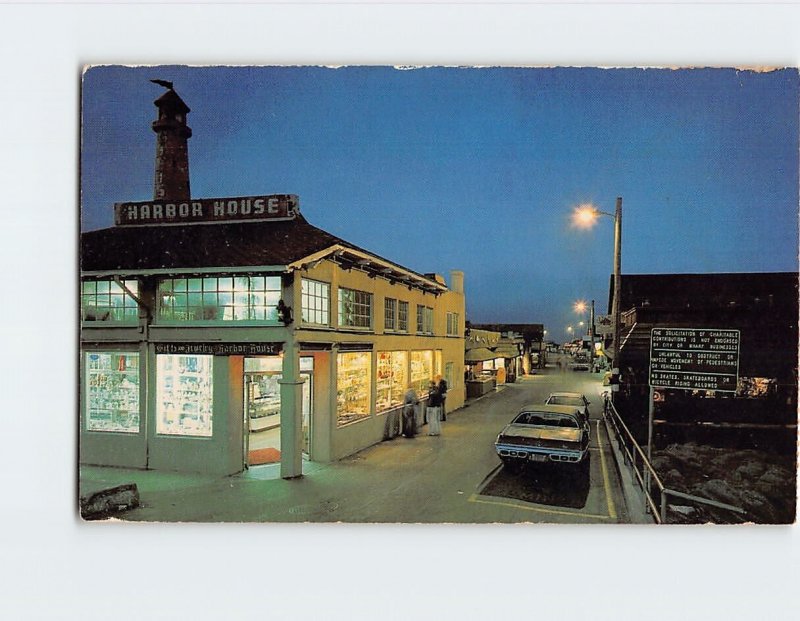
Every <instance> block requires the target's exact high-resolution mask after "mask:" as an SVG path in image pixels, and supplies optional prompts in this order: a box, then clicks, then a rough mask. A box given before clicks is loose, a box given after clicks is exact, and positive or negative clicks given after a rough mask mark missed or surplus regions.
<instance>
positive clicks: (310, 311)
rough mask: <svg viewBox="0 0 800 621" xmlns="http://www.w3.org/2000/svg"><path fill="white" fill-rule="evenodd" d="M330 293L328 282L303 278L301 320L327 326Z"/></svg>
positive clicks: (328, 321)
mask: <svg viewBox="0 0 800 621" xmlns="http://www.w3.org/2000/svg"><path fill="white" fill-rule="evenodd" d="M330 293H331V286H330V285H329V284H328V283H326V282H319V281H316V280H309V279H307V278H303V285H302V309H303V321H305V322H306V323H313V324H317V325H320V326H327V325H328V324H329V323H330V311H329V308H328V305H329V303H330V302H329V300H330Z"/></svg>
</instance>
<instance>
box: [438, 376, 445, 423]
mask: <svg viewBox="0 0 800 621" xmlns="http://www.w3.org/2000/svg"><path fill="white" fill-rule="evenodd" d="M436 390H438V392H439V396H441V398H442V404H441V405H440V406H439V407H440V408H442V421H446V420H447V409H446V408H445V405H446V404H447V382H446V381H445V380H444V378H442V376H441V375H437V376H436Z"/></svg>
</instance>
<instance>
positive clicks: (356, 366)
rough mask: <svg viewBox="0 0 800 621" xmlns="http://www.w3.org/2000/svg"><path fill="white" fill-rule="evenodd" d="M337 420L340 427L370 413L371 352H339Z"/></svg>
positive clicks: (366, 416)
mask: <svg viewBox="0 0 800 621" xmlns="http://www.w3.org/2000/svg"><path fill="white" fill-rule="evenodd" d="M338 363H339V372H338V378H337V382H336V384H337V386H336V422H337V425H338V426H339V427H341V426H342V425H346V424H348V423H352V422H353V421H357V420H360V419H362V418H368V417H369V415H370V403H369V391H370V383H371V377H370V375H371V373H370V367H371V363H372V353H371V352H348V353H344V354H339V357H338Z"/></svg>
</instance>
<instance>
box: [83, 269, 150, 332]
mask: <svg viewBox="0 0 800 621" xmlns="http://www.w3.org/2000/svg"><path fill="white" fill-rule="evenodd" d="M120 280H122V284H123V285H124V286H125V287H126V288H127V289H129V290H130V291H131V292H132V293H133V294H134V295H139V290H140V283H139V279H138V278H128V279H124V280H123V279H120ZM92 289H93V291H92ZM100 289H103V291H101V290H100ZM100 296H103V298H105V299H104V300H103V301H104V302H106V304H99V303H98V302H99V301H100ZM90 300H94V303H93V304H90V303H89V301H90ZM114 300H117V301H118V302H120V304H114ZM90 308H91V309H95V310H96V311H99V310H101V309H102V310H103V312H104V313H105V317H99V318H98V316H97V315H99V314H100V313H97V314H96V315H95V316H94V317H92V318H89V317H87V315H88V309H90ZM80 310H81V322H84V323H87V324H90V325H108V324H112V325H136V324H137V323H138V321H139V303H138V302H137V301H136V300H135V299H134V298H132V297H131V296H130V295H129V294H128V292H127V291H125V289H123V288H122V287H121V286H120V285H118V284H117V283H116V281H115V280H114V279H110V278H102V279H98V280H94V279H91V280H81V309H80ZM114 311H119V312H121V314H122V317H121V318H119V319H117V318H114Z"/></svg>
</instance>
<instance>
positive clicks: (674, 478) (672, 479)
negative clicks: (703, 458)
mask: <svg viewBox="0 0 800 621" xmlns="http://www.w3.org/2000/svg"><path fill="white" fill-rule="evenodd" d="M662 482H663V483H664V485H665V486H666V487H670V488H672V489H676V490H682V489H684V488H685V482H684V478H683V475H682V474H681V473H680V472H678V471H677V470H676V469H675V468H673V469H672V470H669V471H668V472H667V473H666V474H665V475H664V476H663V477H662Z"/></svg>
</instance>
